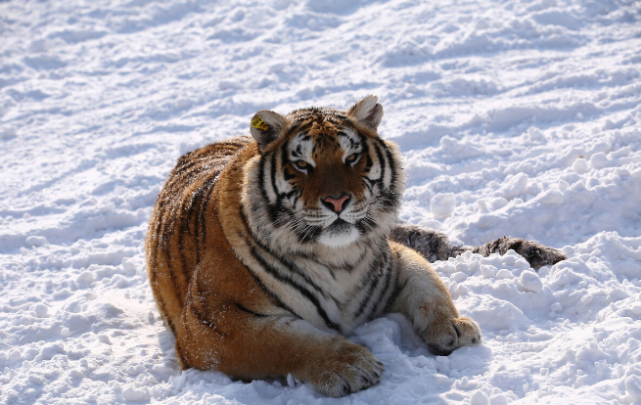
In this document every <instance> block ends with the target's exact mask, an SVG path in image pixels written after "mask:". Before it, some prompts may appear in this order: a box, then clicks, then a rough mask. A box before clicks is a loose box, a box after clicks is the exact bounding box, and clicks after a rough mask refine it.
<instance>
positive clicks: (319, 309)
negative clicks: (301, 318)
mask: <svg viewBox="0 0 641 405" xmlns="http://www.w3.org/2000/svg"><path fill="white" fill-rule="evenodd" d="M250 252H251V254H252V256H253V257H254V259H255V260H256V261H257V262H258V263H259V264H260V265H261V266H262V267H263V268H264V269H265V271H266V272H267V273H269V274H271V276H272V277H274V278H275V279H277V280H278V281H281V282H283V283H286V284H289V285H290V286H291V287H293V288H295V289H296V290H298V292H299V293H300V294H301V295H302V296H304V297H305V298H307V300H308V301H309V302H311V303H312V304H314V306H315V307H316V312H317V313H318V315H320V317H321V318H323V321H325V325H327V327H329V328H332V329H335V330H338V331H340V330H341V329H340V326H339V325H337V324H336V323H334V322H333V321H332V320H330V319H329V317H328V316H327V312H325V309H324V308H323V307H322V306H321V304H320V302H319V301H318V298H317V297H316V296H315V295H314V294H312V293H311V292H310V291H309V290H308V289H306V288H305V287H303V286H302V285H300V284H298V283H297V282H295V281H294V280H292V279H291V278H289V277H284V276H283V275H282V274H280V272H278V270H276V269H275V268H273V267H272V266H271V265H270V264H269V263H267V262H266V261H265V260H264V259H263V258H262V256H260V254H258V252H257V251H256V248H254V247H253V246H252V247H250Z"/></svg>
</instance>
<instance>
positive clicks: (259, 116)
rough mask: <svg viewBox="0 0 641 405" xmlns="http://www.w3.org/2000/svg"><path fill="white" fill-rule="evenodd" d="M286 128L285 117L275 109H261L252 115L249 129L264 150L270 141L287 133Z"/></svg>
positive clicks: (262, 150)
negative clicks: (274, 110)
mask: <svg viewBox="0 0 641 405" xmlns="http://www.w3.org/2000/svg"><path fill="white" fill-rule="evenodd" d="M286 128H287V120H286V119H285V117H283V116H282V115H280V114H277V113H275V112H273V111H269V110H261V111H258V112H257V113H256V114H254V116H253V117H252V121H251V124H250V127H249V131H250V132H251V134H252V136H253V137H254V139H255V140H256V141H257V142H258V147H259V149H260V151H261V152H264V151H265V149H267V146H268V145H269V144H270V143H272V142H274V141H275V140H277V139H278V138H280V137H281V136H282V135H283V134H284V133H285V129H286Z"/></svg>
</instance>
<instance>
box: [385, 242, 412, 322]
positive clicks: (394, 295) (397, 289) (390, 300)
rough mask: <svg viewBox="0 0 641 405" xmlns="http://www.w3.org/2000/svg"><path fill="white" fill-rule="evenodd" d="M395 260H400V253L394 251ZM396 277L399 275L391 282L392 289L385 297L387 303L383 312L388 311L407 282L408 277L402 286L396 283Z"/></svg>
mask: <svg viewBox="0 0 641 405" xmlns="http://www.w3.org/2000/svg"><path fill="white" fill-rule="evenodd" d="M396 260H398V261H399V262H400V260H401V255H400V253H398V252H396ZM398 278H399V276H398V275H397V277H396V281H395V282H394V284H393V285H394V290H393V291H392V294H391V295H390V297H389V298H388V299H387V303H386V304H385V309H383V312H385V313H387V312H389V311H390V310H391V309H392V307H393V306H394V303H395V302H396V299H397V298H398V296H399V295H400V294H401V292H402V291H403V289H405V287H406V286H407V283H408V282H409V278H408V279H406V280H405V282H404V283H403V285H402V286H401V285H398Z"/></svg>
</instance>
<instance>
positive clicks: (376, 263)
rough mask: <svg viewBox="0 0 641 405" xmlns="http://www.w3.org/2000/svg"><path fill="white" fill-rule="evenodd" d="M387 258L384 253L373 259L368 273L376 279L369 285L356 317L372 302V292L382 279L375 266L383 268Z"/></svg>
mask: <svg viewBox="0 0 641 405" xmlns="http://www.w3.org/2000/svg"><path fill="white" fill-rule="evenodd" d="M379 258H381V259H382V260H379ZM386 259H387V258H386V257H385V254H382V255H380V256H379V257H377V258H376V259H374V260H373V261H372V266H371V267H370V269H369V272H368V273H369V274H371V275H373V276H374V277H375V279H374V282H373V283H371V284H370V285H369V288H368V289H367V293H366V294H365V298H364V299H363V301H361V305H360V306H359V307H358V311H356V313H355V314H354V319H356V318H358V317H359V316H361V314H362V313H363V311H365V308H366V307H367V305H368V304H369V303H370V301H371V299H372V293H373V292H374V290H375V289H376V287H378V283H379V282H380V280H381V277H380V276H378V275H377V274H376V273H377V272H376V268H375V267H374V266H376V267H378V268H379V269H381V270H382V269H383V266H384V265H385V264H387V260H386Z"/></svg>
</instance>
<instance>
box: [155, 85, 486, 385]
mask: <svg viewBox="0 0 641 405" xmlns="http://www.w3.org/2000/svg"><path fill="white" fill-rule="evenodd" d="M377 100H378V99H377V98H376V97H374V96H368V97H366V98H365V99H363V100H361V101H360V102H359V103H357V104H356V105H355V106H354V107H352V108H351V109H350V110H349V111H347V112H343V111H339V110H335V109H331V108H310V109H303V110H297V111H294V112H292V113H290V114H289V115H287V116H286V117H283V116H280V115H278V114H276V113H274V112H271V111H260V112H259V113H257V114H256V115H255V117H254V119H253V120H252V127H251V133H252V136H253V137H254V139H255V141H254V140H253V139H252V138H250V137H237V138H232V139H229V140H227V141H224V142H218V143H214V144H212V145H209V146H206V147H204V148H202V149H199V150H197V151H195V152H192V153H188V154H186V155H185V156H183V157H182V158H180V160H179V161H178V164H177V165H176V168H175V169H174V171H173V172H172V173H171V174H170V176H169V179H168V180H167V182H166V183H165V186H164V187H163V189H162V191H161V193H160V195H159V197H158V201H157V203H156V207H155V208H154V212H153V214H152V218H151V221H150V225H149V232H148V236H147V244H146V251H147V264H148V271H149V278H150V281H151V286H152V289H153V292H154V296H155V298H156V301H157V303H158V307H159V309H160V312H161V314H162V316H163V318H164V320H165V322H166V323H167V325H168V326H169V328H170V329H171V330H172V332H173V333H174V334H175V336H176V353H177V355H178V356H179V358H180V361H181V363H182V365H183V367H185V368H186V367H196V368H199V369H216V370H220V371H223V372H225V373H227V374H229V375H232V376H235V377H239V378H246V379H250V378H266V377H277V376H284V375H287V374H290V373H291V374H293V375H294V376H295V377H297V378H299V379H301V380H305V381H308V382H310V383H311V384H312V385H314V386H315V387H316V388H317V389H318V390H319V391H321V392H323V393H325V394H327V395H331V396H341V395H345V394H347V393H350V392H355V391H358V390H361V389H365V388H367V387H369V386H371V385H373V384H376V383H377V382H378V381H379V380H380V377H381V373H382V371H383V365H382V363H380V362H379V361H378V360H377V359H376V358H375V357H374V356H373V355H372V354H371V353H370V352H369V351H367V350H366V349H365V348H363V347H361V346H358V345H355V344H353V343H351V342H350V341H349V340H347V339H345V338H344V337H342V336H341V335H339V334H337V332H338V333H341V334H347V333H349V332H350V331H352V330H353V329H354V328H355V327H356V326H358V325H360V324H362V323H364V322H367V321H368V320H371V319H373V318H375V317H378V316H380V315H382V314H384V313H386V312H390V311H391V312H401V313H404V314H405V315H406V316H407V317H408V318H409V319H410V320H411V321H412V323H413V325H414V327H415V328H416V330H417V332H418V333H419V334H420V335H421V336H423V338H424V339H425V341H426V343H427V344H428V347H429V348H430V350H432V351H433V352H434V353H437V354H449V353H450V352H451V351H452V350H454V349H456V348H457V347H460V346H462V345H473V344H478V343H480V339H481V337H480V330H479V328H478V325H476V323H475V322H474V321H472V320H471V319H469V318H463V317H460V316H459V314H458V312H457V310H456V308H455V307H454V304H453V302H452V299H451V297H450V295H449V293H448V291H447V289H446V288H445V286H444V284H443V283H442V282H441V280H440V279H439V277H438V276H437V275H436V273H435V272H434V271H433V270H432V268H431V267H430V266H429V264H428V263H427V262H426V261H425V260H424V259H423V258H422V257H421V256H420V255H419V254H417V253H416V252H415V251H413V250H411V249H409V248H407V247H405V246H403V245H401V244H398V243H396V242H393V241H391V240H389V239H388V235H389V234H390V232H391V230H392V228H393V227H394V225H395V223H396V215H397V212H398V209H399V205H400V198H401V196H402V192H403V187H404V183H405V173H404V171H403V168H402V166H401V157H400V153H399V151H398V149H397V147H396V146H395V145H394V144H393V143H391V142H387V141H384V140H382V139H381V138H380V137H379V136H378V134H377V132H376V128H377V127H378V124H379V123H380V120H381V118H382V115H383V109H382V106H381V105H380V104H378V103H377Z"/></svg>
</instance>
